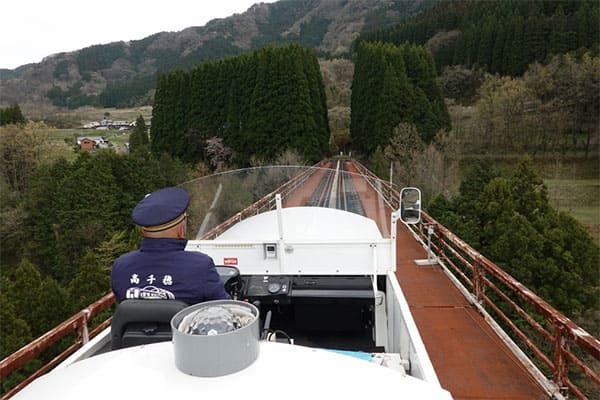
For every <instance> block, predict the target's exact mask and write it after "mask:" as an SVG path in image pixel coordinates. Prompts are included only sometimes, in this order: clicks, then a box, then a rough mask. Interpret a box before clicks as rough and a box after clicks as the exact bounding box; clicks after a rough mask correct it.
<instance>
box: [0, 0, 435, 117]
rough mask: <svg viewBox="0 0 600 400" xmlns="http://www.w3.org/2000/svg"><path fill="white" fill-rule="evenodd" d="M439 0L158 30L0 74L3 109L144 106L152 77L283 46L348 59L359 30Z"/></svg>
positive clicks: (299, 4) (278, 11) (266, 11)
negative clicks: (9, 106) (17, 106)
mask: <svg viewBox="0 0 600 400" xmlns="http://www.w3.org/2000/svg"><path fill="white" fill-rule="evenodd" d="M436 1H437V0H411V1H405V0H404V1H401V0H282V1H279V2H276V3H271V4H264V3H259V4H255V5H253V6H252V7H250V8H249V9H248V10H247V11H246V12H244V13H242V14H234V15H232V16H230V17H228V18H223V19H215V20H212V21H210V22H208V23H207V24H206V25H205V26H202V27H190V28H186V29H184V30H182V31H180V32H161V33H157V34H154V35H151V36H148V37H146V38H144V39H141V40H136V41H130V42H113V43H109V44H104V45H97V46H91V47H87V48H84V49H81V50H78V51H74V52H70V53H59V54H55V55H51V56H48V57H46V58H45V59H44V60H42V62H40V63H37V64H29V65H25V66H22V67H19V68H17V69H15V70H0V87H1V88H2V90H1V91H0V105H7V104H11V103H15V102H18V103H20V104H34V105H35V104H48V103H52V104H54V105H56V106H60V107H68V108H76V107H78V106H81V105H86V104H91V105H98V106H128V105H138V104H149V103H150V102H151V99H152V96H153V88H154V85H155V80H156V74H157V73H160V72H161V71H169V70H172V69H175V68H189V67H191V66H193V65H196V64H198V63H200V62H202V61H203V60H207V59H215V58H222V57H226V56H232V55H237V54H240V53H242V52H244V51H248V50H251V49H256V48H260V47H263V46H265V45H269V44H273V43H282V42H294V43H299V44H302V45H304V46H307V47H311V48H313V49H315V50H316V51H317V52H318V53H319V54H321V55H325V56H340V55H344V54H346V53H347V52H348V51H349V50H350V47H351V45H352V43H353V41H354V39H355V38H356V37H357V36H358V35H359V34H360V33H361V32H363V31H365V30H369V29H373V28H381V27H385V26H390V25H392V24H397V23H398V22H400V21H402V20H403V19H405V18H408V17H410V16H412V15H414V14H416V13H417V12H419V11H421V10H423V9H426V8H429V7H431V6H432V5H433V4H434V3H435V2H436Z"/></svg>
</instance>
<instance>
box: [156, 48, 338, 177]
mask: <svg viewBox="0 0 600 400" xmlns="http://www.w3.org/2000/svg"><path fill="white" fill-rule="evenodd" d="M213 137H218V138H222V139H223V141H224V144H225V145H226V146H227V147H230V148H232V149H233V150H234V153H235V156H236V159H235V161H236V162H237V163H238V164H241V165H244V164H247V163H248V162H249V160H250V158H251V157H255V158H258V159H263V160H272V159H274V158H275V157H276V156H277V155H278V154H281V153H283V152H284V151H285V150H287V149H290V148H291V149H293V150H295V151H297V152H299V153H300V154H301V155H302V156H303V157H304V158H305V159H306V160H308V161H312V162H316V161H318V160H320V159H322V158H323V157H324V156H325V153H326V151H327V148H328V146H327V144H328V141H329V126H328V121H327V108H326V103H325V90H324V87H323V81H322V78H321V74H320V71H319V65H318V61H317V58H316V56H315V54H314V53H313V52H312V51H311V50H308V49H305V48H303V47H301V46H298V45H287V46H282V47H267V48H263V49H261V50H258V51H255V52H252V53H248V54H244V55H241V56H239V57H233V58H227V59H224V60H220V61H210V62H206V63H203V64H200V65H198V66H196V67H195V68H193V69H191V70H189V71H176V72H172V73H169V74H166V75H162V76H161V77H159V79H158V82H157V88H156V95H155V98H154V109H153V117H152V143H151V149H152V151H153V152H154V153H155V154H158V153H161V152H167V153H168V154H171V155H172V156H175V157H178V158H180V159H182V160H184V161H186V162H197V161H200V160H203V161H206V159H207V158H206V157H207V156H206V153H205V147H204V144H205V143H206V140H207V139H209V138H213Z"/></svg>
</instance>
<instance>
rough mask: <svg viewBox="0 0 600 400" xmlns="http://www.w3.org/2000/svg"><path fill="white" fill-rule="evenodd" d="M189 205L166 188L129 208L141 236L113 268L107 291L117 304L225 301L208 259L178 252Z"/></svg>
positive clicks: (177, 190)
mask: <svg viewBox="0 0 600 400" xmlns="http://www.w3.org/2000/svg"><path fill="white" fill-rule="evenodd" d="M189 202H190V198H189V195H188V194H187V192H186V191H185V190H183V189H181V188H175V187H169V188H164V189H160V190H158V191H156V192H153V193H150V194H149V195H146V197H144V198H143V199H142V200H141V201H140V202H139V203H138V204H137V205H136V206H135V208H134V209H133V212H132V213H131V218H132V219H133V222H135V223H136V224H137V225H138V226H139V227H140V228H141V230H142V234H143V235H144V238H143V240H142V243H141V245H140V248H139V250H137V251H132V252H130V253H127V254H124V255H122V256H121V257H119V258H118V259H117V260H116V261H115V262H114V264H113V268H112V274H111V279H112V290H113V292H114V293H115V296H116V297H117V301H118V302H121V301H123V300H125V299H167V300H181V301H183V302H186V303H188V304H194V303H199V302H202V301H207V300H218V299H228V298H230V297H229V295H228V294H227V292H225V289H224V288H223V283H222V282H221V279H220V278H219V275H218V273H217V270H216V269H215V265H214V263H213V260H212V259H211V258H210V257H209V256H207V255H206V254H203V253H199V252H191V251H184V249H185V245H186V243H187V240H186V239H185V232H186V222H187V214H186V210H187V207H188V205H189Z"/></svg>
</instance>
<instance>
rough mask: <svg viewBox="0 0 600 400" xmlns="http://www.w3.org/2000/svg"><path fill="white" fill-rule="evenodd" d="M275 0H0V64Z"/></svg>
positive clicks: (178, 26)
mask: <svg viewBox="0 0 600 400" xmlns="http://www.w3.org/2000/svg"><path fill="white" fill-rule="evenodd" d="M274 1H275V0H167V1H164V0H163V1H156V0H146V1H142V0H102V1H97V2H90V1H87V0H79V1H74V0H13V1H6V2H3V4H2V15H1V16H0V68H8V69H14V68H16V67H18V66H20V65H23V64H28V63H37V62H40V61H41V60H42V59H43V58H44V57H46V56H49V55H51V54H56V53H61V52H67V51H73V50H78V49H81V48H84V47H88V46H91V45H94V44H105V43H110V42H115V41H119V40H123V41H127V40H138V39H142V38H144V37H146V36H149V35H152V34H154V33H158V32H162V31H180V30H182V29H184V28H187V27H189V26H203V25H205V24H206V23H207V22H208V21H210V20H211V19H214V18H225V17H228V16H230V15H233V14H235V13H243V12H244V11H246V10H247V9H248V8H250V6H252V4H254V3H258V2H264V3H272V2H274Z"/></svg>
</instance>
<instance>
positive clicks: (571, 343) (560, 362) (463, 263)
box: [418, 212, 600, 399]
mask: <svg viewBox="0 0 600 400" xmlns="http://www.w3.org/2000/svg"><path fill="white" fill-rule="evenodd" d="M421 216H422V221H421V224H420V226H419V229H418V235H419V236H420V237H421V238H422V239H423V240H424V241H426V239H427V229H423V228H424V227H429V226H432V227H433V228H434V230H433V237H434V239H433V240H432V250H434V253H435V254H436V255H437V256H438V257H439V258H440V259H441V260H442V262H443V263H444V264H445V265H446V266H447V268H448V269H449V270H450V272H452V273H453V274H454V276H455V277H456V278H457V279H458V280H459V281H460V282H461V283H462V284H463V285H464V286H465V287H468V288H470V292H471V295H472V296H473V299H474V301H475V302H477V303H478V304H479V305H481V306H482V307H483V308H484V309H485V310H486V311H488V312H491V313H493V314H494V315H495V316H496V317H497V318H496V319H497V321H496V322H497V323H498V324H499V325H502V326H504V327H507V328H508V329H509V332H510V333H512V337H513V338H514V339H515V340H516V341H517V342H520V343H522V345H521V346H519V347H520V348H521V350H522V351H524V352H526V353H529V354H531V355H533V358H534V360H539V361H538V362H536V363H535V364H536V366H538V367H541V368H540V369H546V370H549V371H550V373H551V375H552V376H551V378H550V379H551V381H553V382H554V384H556V386H557V388H558V389H559V390H560V391H561V392H562V394H563V395H568V394H573V395H575V396H576V397H577V398H579V399H587V398H588V397H587V395H586V394H585V393H584V390H585V389H582V388H580V387H579V386H578V384H577V383H575V382H573V380H572V379H571V378H569V374H568V371H569V368H568V367H569V366H572V367H574V368H576V370H578V371H579V373H580V374H582V375H583V376H585V377H586V379H587V380H588V381H589V384H590V385H589V386H591V387H592V388H591V389H590V388H588V389H587V391H592V392H595V393H597V391H598V390H600V374H599V373H598V372H597V371H595V370H594V369H598V368H600V364H599V363H598V361H600V341H598V339H596V338H595V337H594V336H592V335H591V334H590V333H588V332H586V331H585V330H584V329H583V328H581V327H580V326H578V325H577V324H575V323H574V322H573V321H571V320H570V319H569V318H567V317H566V316H565V315H563V314H562V313H560V312H559V311H557V310H556V309H554V308H553V307H552V306H551V305H550V304H548V303H547V302H545V301H544V300H543V299H541V298H540V297H539V296H537V295H536V294H535V293H533V292H532V291H531V290H529V289H528V288H527V287H526V286H525V285H523V284H522V283H520V282H519V281H517V280H516V279H515V278H513V277H512V276H511V275H509V274H508V273H506V272H505V271H504V270H502V269H501V268H500V267H498V266H497V265H496V264H494V263H493V262H492V261H490V260H488V259H487V258H486V257H484V256H483V255H481V254H480V253H479V252H477V251H476V250H474V249H473V248H472V247H471V246H469V245H468V244H467V243H465V242H464V241H463V240H461V239H460V238H458V237H457V236H456V235H455V234H454V233H452V232H451V231H450V230H449V229H448V228H446V227H445V226H443V225H442V224H440V223H439V222H437V221H436V220H435V219H433V218H432V217H431V216H430V215H428V214H427V213H426V212H422V214H421ZM487 293H493V297H495V298H494V299H492V298H491V297H492V296H490V295H488V294H487ZM503 308H505V309H508V310H512V318H511V316H509V315H507V313H508V311H504V310H503ZM515 317H516V318H518V319H519V320H520V321H522V322H521V323H520V324H517V323H515V322H514V321H513V319H515ZM519 325H524V326H525V328H523V327H520V326H519ZM535 334H537V335H538V336H537V337H535ZM540 338H541V339H543V340H540ZM585 358H588V360H587V362H586V361H584V360H583V359H585ZM593 360H596V361H593ZM594 363H595V364H596V365H594V366H591V365H592V364H594Z"/></svg>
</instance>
